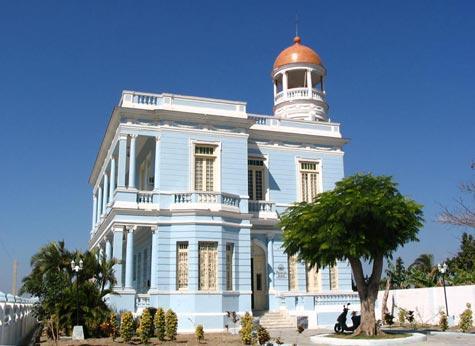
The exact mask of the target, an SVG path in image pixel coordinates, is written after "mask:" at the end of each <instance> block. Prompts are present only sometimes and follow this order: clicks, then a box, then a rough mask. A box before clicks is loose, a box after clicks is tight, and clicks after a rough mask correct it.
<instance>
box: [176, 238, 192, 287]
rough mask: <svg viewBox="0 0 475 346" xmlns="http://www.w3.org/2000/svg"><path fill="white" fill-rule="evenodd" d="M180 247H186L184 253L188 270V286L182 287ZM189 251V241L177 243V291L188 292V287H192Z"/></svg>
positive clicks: (186, 269) (186, 271) (186, 270)
mask: <svg viewBox="0 0 475 346" xmlns="http://www.w3.org/2000/svg"><path fill="white" fill-rule="evenodd" d="M180 245H186V247H185V248H183V249H182V250H184V251H183V252H184V253H186V268H185V270H184V271H185V273H186V286H183V287H180V274H181V272H180ZM189 250H190V244H189V242H187V241H177V242H176V265H175V267H176V268H175V276H176V290H177V291H186V290H188V287H189V285H190V280H189V259H190V256H189Z"/></svg>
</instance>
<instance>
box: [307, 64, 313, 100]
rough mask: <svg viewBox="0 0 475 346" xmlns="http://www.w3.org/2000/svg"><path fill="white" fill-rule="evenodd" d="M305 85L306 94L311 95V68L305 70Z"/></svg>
mask: <svg viewBox="0 0 475 346" xmlns="http://www.w3.org/2000/svg"><path fill="white" fill-rule="evenodd" d="M307 87H308V96H309V97H312V70H310V69H308V70H307Z"/></svg>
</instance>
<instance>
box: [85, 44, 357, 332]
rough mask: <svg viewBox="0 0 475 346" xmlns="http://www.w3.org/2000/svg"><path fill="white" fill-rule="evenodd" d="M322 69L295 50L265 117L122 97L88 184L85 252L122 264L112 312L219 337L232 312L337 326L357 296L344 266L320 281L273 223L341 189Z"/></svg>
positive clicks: (337, 137) (193, 101)
mask: <svg viewBox="0 0 475 346" xmlns="http://www.w3.org/2000/svg"><path fill="white" fill-rule="evenodd" d="M325 78H326V70H325V68H324V66H323V64H322V62H321V60H320V57H319V56H318V55H317V54H316V53H315V52H314V51H313V50H312V49H310V48H309V47H307V46H304V45H303V44H301V42H300V38H299V37H296V38H295V39H294V44H293V45H291V46H290V47H289V48H287V49H285V50H284V51H282V52H281V53H280V55H279V56H278V57H277V59H276V61H275V64H274V67H273V70H272V83H273V88H274V109H273V115H272V116H270V115H256V114H251V113H248V112H247V110H246V103H244V102H235V101H228V100H218V99H209V98H200V97H192V96H181V95H174V94H167V93H162V94H153V93H143V92H136V91H124V92H123V93H122V97H121V99H120V102H119V104H118V106H116V107H115V108H114V110H113V112H112V115H111V118H110V120H109V124H108V127H107V129H106V132H105V135H104V138H103V141H102V144H101V147H100V150H99V153H98V155H97V158H96V161H95V164H94V167H93V170H92V173H91V176H90V184H91V185H92V187H93V213H92V214H93V215H92V228H91V232H90V241H89V247H90V248H91V249H93V248H98V249H99V252H100V253H101V254H103V255H104V256H105V257H106V258H108V259H110V258H116V259H118V260H119V263H118V264H116V265H115V273H116V278H117V284H116V287H114V291H115V292H116V293H117V294H116V295H111V296H110V297H109V298H108V299H109V304H110V305H111V306H112V307H113V308H114V309H115V310H117V311H122V310H129V311H133V312H140V310H141V309H143V308H144V307H148V306H153V307H163V308H166V309H167V308H172V309H173V310H174V311H175V312H177V314H178V317H179V330H181V331H186V330H192V329H194V325H196V324H203V325H204V326H205V328H206V329H207V330H223V328H225V326H226V325H228V324H229V321H228V318H227V316H226V312H227V311H235V312H237V313H244V312H246V311H253V312H254V313H261V312H262V311H283V312H285V313H286V314H287V315H289V316H306V317H307V318H308V323H309V326H310V327H312V326H317V325H327V324H331V323H332V322H333V321H334V318H335V317H336V315H337V314H338V312H339V308H340V306H341V303H343V302H347V301H349V300H351V301H354V300H355V299H356V297H355V296H354V294H353V293H352V292H351V271H350V268H349V266H348V264H347V263H346V262H341V263H338V265H337V266H335V267H332V268H324V269H321V270H319V271H316V270H315V269H312V268H307V267H306V265H305V263H300V262H298V261H297V260H296V259H295V258H294V257H288V256H287V255H286V254H285V253H284V251H283V249H282V230H281V229H280V228H279V227H278V216H279V214H281V213H282V212H284V211H285V210H286V208H288V207H289V206H290V205H292V203H294V202H296V201H311V200H312V199H313V198H314V197H315V195H316V194H318V193H319V192H321V191H325V190H328V189H331V188H332V187H333V186H334V184H335V182H336V181H338V180H340V179H341V178H343V174H344V173H343V155H344V153H343V146H344V144H345V143H346V140H345V139H344V138H343V137H342V135H341V133H340V125H339V124H338V123H334V122H331V121H329V119H328V104H327V102H326V93H325V88H324V83H325Z"/></svg>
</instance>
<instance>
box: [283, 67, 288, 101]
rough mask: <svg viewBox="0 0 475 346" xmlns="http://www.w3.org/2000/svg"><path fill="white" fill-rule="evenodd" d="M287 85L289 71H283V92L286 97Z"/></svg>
mask: <svg viewBox="0 0 475 346" xmlns="http://www.w3.org/2000/svg"><path fill="white" fill-rule="evenodd" d="M287 86H288V78H287V71H284V73H282V93H283V94H284V95H283V96H284V98H287Z"/></svg>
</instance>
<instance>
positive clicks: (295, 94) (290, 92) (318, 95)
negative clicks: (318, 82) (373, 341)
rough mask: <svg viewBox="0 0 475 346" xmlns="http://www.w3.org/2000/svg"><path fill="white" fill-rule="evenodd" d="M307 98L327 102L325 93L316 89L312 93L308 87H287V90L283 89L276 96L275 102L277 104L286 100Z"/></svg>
mask: <svg viewBox="0 0 475 346" xmlns="http://www.w3.org/2000/svg"><path fill="white" fill-rule="evenodd" d="M305 99H307V100H308V99H310V100H314V101H321V102H325V93H324V92H322V91H319V90H316V89H312V92H311V94H310V93H309V89H308V88H292V89H287V90H286V91H285V92H284V91H281V92H279V93H277V94H276V95H275V97H274V102H275V104H276V105H277V104H279V103H281V102H285V101H293V100H305Z"/></svg>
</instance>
